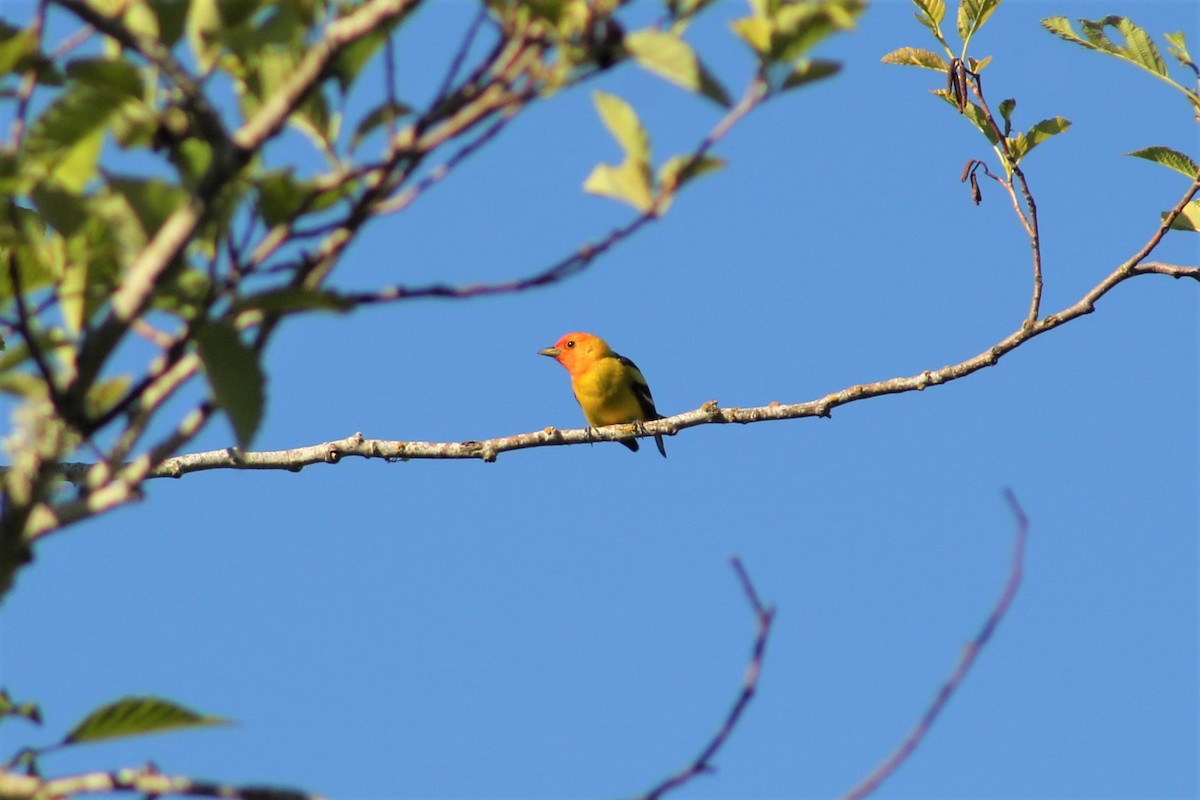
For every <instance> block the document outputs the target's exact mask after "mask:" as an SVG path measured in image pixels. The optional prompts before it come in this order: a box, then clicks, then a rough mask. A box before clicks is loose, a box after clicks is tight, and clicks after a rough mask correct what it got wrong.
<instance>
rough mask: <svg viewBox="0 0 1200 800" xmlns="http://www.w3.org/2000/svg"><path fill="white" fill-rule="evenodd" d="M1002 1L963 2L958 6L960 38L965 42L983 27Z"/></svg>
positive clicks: (972, 0) (966, 0)
mask: <svg viewBox="0 0 1200 800" xmlns="http://www.w3.org/2000/svg"><path fill="white" fill-rule="evenodd" d="M999 5H1000V0H961V2H960V3H959V5H958V23H957V24H958V36H959V38H960V39H962V40H963V41H964V42H966V41H967V40H968V39H970V38H971V37H972V36H973V35H974V34H975V32H976V31H978V30H979V29H980V28H982V27H983V24H984V23H985V22H987V20H988V17H990V16H991V15H992V12H993V11H995V10H996V7H997V6H999Z"/></svg>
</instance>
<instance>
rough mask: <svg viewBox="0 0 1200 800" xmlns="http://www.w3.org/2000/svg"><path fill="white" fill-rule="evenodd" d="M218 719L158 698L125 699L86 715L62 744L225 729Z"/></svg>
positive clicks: (223, 723)
mask: <svg viewBox="0 0 1200 800" xmlns="http://www.w3.org/2000/svg"><path fill="white" fill-rule="evenodd" d="M227 724H229V720H226V719H222V718H221V717H213V716H208V715H206V714H197V713H196V712H195V711H191V710H189V709H187V708H184V707H183V706H180V705H177V704H175V703H172V702H171V701H169V700H162V699H160V698H157V697H125V698H122V699H121V700H118V701H116V702H115V703H109V704H108V705H106V706H103V707H101V708H98V709H96V710H95V711H93V712H92V713H91V714H88V715H87V716H86V717H84V718H83V720H81V721H80V722H79V724H78V725H76V726H75V727H74V728H72V729H71V732H70V733H68V734H67V735H66V736H65V737H63V740H62V744H64V745H68V744H80V743H83V742H99V741H103V740H106V739H117V738H121V737H125V736H141V735H143V734H147V733H161V732H164V731H170V730H180V729H183V728H200V727H206V726H211V725H227Z"/></svg>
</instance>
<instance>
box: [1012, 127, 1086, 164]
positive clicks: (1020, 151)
mask: <svg viewBox="0 0 1200 800" xmlns="http://www.w3.org/2000/svg"><path fill="white" fill-rule="evenodd" d="M1070 127H1071V121H1070V120H1069V119H1063V118H1062V117H1051V118H1050V119H1044V120H1042V121H1041V122H1039V123H1038V124H1036V125H1034V126H1033V127H1032V128H1030V129H1029V130H1028V131H1026V132H1025V133H1023V134H1020V135H1018V136H1016V137H1015V138H1014V139H1013V140H1012V144H1011V147H1010V149H1011V151H1012V155H1013V160H1014V161H1020V160H1021V159H1022V158H1024V157H1025V156H1027V155H1029V151H1031V150H1033V148H1035V147H1037V146H1038V145H1039V144H1041V143H1042V142H1044V141H1046V140H1047V139H1049V138H1050V137H1051V136H1057V135H1058V134H1060V133H1062V132H1063V131H1065V130H1067V129H1068V128H1070Z"/></svg>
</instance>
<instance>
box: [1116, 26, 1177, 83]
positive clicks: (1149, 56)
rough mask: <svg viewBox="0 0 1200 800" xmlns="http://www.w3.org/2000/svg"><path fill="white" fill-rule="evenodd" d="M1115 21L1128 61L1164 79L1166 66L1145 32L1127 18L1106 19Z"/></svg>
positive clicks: (1156, 47)
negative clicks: (1123, 40) (1122, 38)
mask: <svg viewBox="0 0 1200 800" xmlns="http://www.w3.org/2000/svg"><path fill="white" fill-rule="evenodd" d="M1114 19H1115V20H1116V26H1117V30H1119V31H1120V32H1121V35H1122V36H1124V37H1125V45H1126V46H1125V50H1124V52H1125V53H1126V54H1127V55H1128V57H1129V58H1130V60H1132V61H1133V62H1134V63H1136V64H1139V65H1140V66H1142V67H1145V68H1146V69H1148V70H1150V71H1151V72H1153V73H1154V74H1155V75H1161V76H1163V77H1166V74H1167V64H1166V62H1165V61H1163V57H1162V54H1161V53H1160V52H1159V51H1158V46H1157V45H1155V44H1154V40H1153V39H1151V38H1150V36H1149V34H1147V33H1146V31H1145V30H1143V29H1142V28H1139V27H1138V26H1137V25H1135V24H1133V22H1132V21H1130V20H1129V18H1127V17H1108V18H1107V19H1106V21H1108V20H1114Z"/></svg>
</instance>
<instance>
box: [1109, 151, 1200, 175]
mask: <svg viewBox="0 0 1200 800" xmlns="http://www.w3.org/2000/svg"><path fill="white" fill-rule="evenodd" d="M1125 155H1127V156H1134V157H1135V158H1144V159H1146V160H1147V161H1153V162H1154V163H1155V164H1162V165H1163V166H1164V167H1166V168H1167V169H1173V170H1175V171H1176V172H1178V173H1180V174H1181V175H1186V176H1187V177H1189V178H1192V179H1195V178H1196V177H1197V175H1198V174H1200V166H1197V165H1196V162H1195V161H1192V159H1190V158H1188V157H1187V156H1186V155H1184V154H1183V153H1180V152H1179V151H1178V150H1172V149H1171V148H1169V147H1162V146H1155V147H1143V148H1142V149H1141V150H1134V151H1133V152H1132V153H1126V154H1125Z"/></svg>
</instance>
